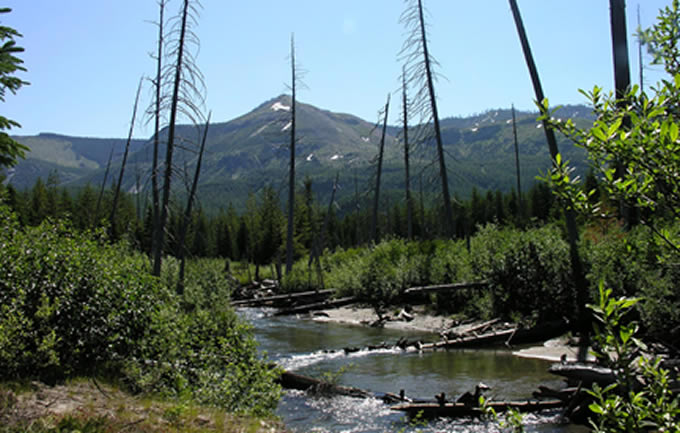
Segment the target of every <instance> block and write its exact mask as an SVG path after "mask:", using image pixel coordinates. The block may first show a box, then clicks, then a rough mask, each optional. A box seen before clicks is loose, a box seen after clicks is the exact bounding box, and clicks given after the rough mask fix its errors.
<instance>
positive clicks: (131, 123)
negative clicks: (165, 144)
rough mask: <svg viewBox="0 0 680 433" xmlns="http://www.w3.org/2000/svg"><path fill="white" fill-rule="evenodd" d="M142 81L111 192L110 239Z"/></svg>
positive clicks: (113, 235)
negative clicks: (114, 187) (118, 170)
mask: <svg viewBox="0 0 680 433" xmlns="http://www.w3.org/2000/svg"><path fill="white" fill-rule="evenodd" d="M142 81H143V79H140V80H139V85H138V86H137V94H136V95H135V105H134V106H133V108H132V120H131V121H130V131H129V132H128V138H127V142H126V143H125V151H124V152H123V162H122V163H121V165H120V174H119V175H118V183H117V184H116V190H115V191H114V193H113V205H112V207H111V216H110V217H109V223H110V228H109V234H110V236H111V239H112V240H113V239H115V237H116V236H117V233H116V211H117V210H118V198H119V196H120V187H121V186H122V184H123V175H124V174H125V165H126V164H127V157H128V153H129V151H130V141H131V140H132V132H133V131H134V129H135V118H136V117H137V104H138V103H139V93H140V92H141V91H142Z"/></svg>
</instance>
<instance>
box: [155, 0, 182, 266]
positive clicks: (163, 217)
mask: <svg viewBox="0 0 680 433" xmlns="http://www.w3.org/2000/svg"><path fill="white" fill-rule="evenodd" d="M188 14H189V0H184V7H183V9H182V25H181V29H180V37H179V46H178V51H177V61H176V64H175V79H174V83H173V92H172V101H171V105H170V123H169V125H168V143H167V146H166V152H165V173H164V179H163V201H162V203H161V208H160V218H159V221H158V229H157V230H156V231H155V235H156V241H155V242H154V249H155V250H154V263H153V275H156V276H160V275H161V261H162V257H163V244H164V241H165V223H166V221H167V219H168V204H169V202H170V186H171V179H172V153H173V150H174V147H175V144H174V140H175V124H176V122H177V105H178V103H179V88H180V82H181V80H182V60H183V59H182V57H183V55H184V38H185V35H186V26H187V16H188Z"/></svg>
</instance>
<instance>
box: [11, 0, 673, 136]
mask: <svg viewBox="0 0 680 433" xmlns="http://www.w3.org/2000/svg"><path fill="white" fill-rule="evenodd" d="M180 3H181V2H180V1H179V0H172V1H171V2H170V5H169V11H170V12H172V13H175V12H176V11H177V10H178V9H179V6H180ZM518 3H519V7H520V10H521V12H522V15H523V17H524V24H525V27H526V30H527V33H528V35H529V39H530V42H531V44H532V48H533V50H534V57H535V59H536V62H537V65H538V69H539V72H540V74H541V79H542V81H543V87H544V91H545V94H546V96H547V97H548V98H549V99H550V101H551V103H552V104H571V103H581V102H585V100H584V97H583V96H582V95H580V94H579V93H578V89H579V88H582V89H591V88H592V87H593V86H594V85H600V86H602V87H604V88H606V89H611V87H612V82H613V76H612V58H611V41H610V28H609V2H608V1H606V0H570V1H558V0H518ZM638 3H639V4H640V8H641V18H642V25H643V27H647V26H649V25H650V24H651V23H652V22H653V21H654V18H655V17H656V16H657V13H658V10H659V8H661V7H663V6H666V5H668V4H670V0H644V1H643V0H631V1H628V2H627V12H628V33H629V34H632V33H633V32H634V31H635V28H636V26H637V18H636V10H637V6H638ZM5 4H6V6H8V7H11V8H12V9H13V11H12V13H10V14H5V15H4V16H2V17H1V19H2V24H3V25H8V26H11V27H14V28H16V29H17V30H18V31H20V32H21V33H22V34H23V35H24V37H23V38H22V39H21V40H20V42H19V44H20V45H21V46H23V47H24V48H25V49H26V52H25V53H23V55H22V56H21V57H22V58H23V59H24V61H25V66H26V67H27V68H28V72H27V73H24V74H22V75H21V76H22V78H23V79H25V80H27V81H29V82H30V83H31V85H30V86H26V87H24V88H22V89H21V90H20V91H19V93H17V95H11V94H10V95H7V97H6V102H5V103H4V104H3V105H2V106H1V107H0V110H2V113H3V114H4V115H5V116H6V117H9V118H11V119H15V120H17V121H18V122H19V123H21V124H22V126H23V127H22V128H21V129H16V130H13V131H12V132H13V133H16V134H20V135H29V134H37V133H39V132H56V133H62V134H67V135H79V136H97V137H124V136H126V135H127V131H128V128H129V121H130V116H131V110H132V103H133V99H134V94H135V91H136V87H137V83H138V81H139V79H140V77H141V76H142V75H147V76H148V75H152V74H153V72H154V63H153V60H152V59H151V58H150V57H149V53H150V52H151V51H153V50H154V45H155V40H156V28H155V27H154V26H153V25H151V24H150V23H149V22H150V21H154V20H156V17H157V4H156V1H155V0H115V1H113V0H60V1H55V0H8V1H5ZM202 4H203V8H202V12H201V16H200V18H199V22H198V27H197V28H196V33H197V34H198V36H199V37H200V39H201V49H200V53H199V55H198V58H197V64H198V66H199V68H200V69H201V71H202V72H203V74H204V76H205V82H206V86H207V98H206V110H207V109H210V110H212V112H213V120H214V121H227V120H230V119H233V118H235V117H237V116H239V115H241V114H245V113H246V112H248V111H249V110H251V109H253V108H255V107H256V106H257V105H259V104H260V103H262V102H264V101H265V100H267V99H270V98H273V97H275V96H277V95H279V94H281V93H284V92H286V83H287V82H289V80H290V77H289V74H290V70H289V68H290V66H289V63H288V61H289V60H288V54H289V53H288V51H289V45H290V35H291V33H292V32H294V33H295V40H296V46H297V59H298V63H299V64H300V65H301V66H302V68H304V69H305V70H306V71H307V72H306V75H305V78H304V81H305V84H306V86H307V88H306V89H304V90H302V91H300V92H299V95H298V99H299V100H300V101H302V102H306V103H311V104H314V105H316V106H318V107H321V108H324V109H328V110H332V111H339V112H348V113H352V114H356V115H358V116H360V117H362V118H364V119H366V120H369V121H374V120H375V119H376V116H377V111H378V109H379V108H380V107H381V106H382V105H383V104H384V102H385V98H386V95H387V93H388V92H392V91H395V90H396V89H397V88H398V86H399V82H398V77H399V74H400V71H401V65H400V63H399V62H398V61H397V54H398V52H399V50H400V48H401V45H402V42H403V40H404V29H403V26H402V25H401V24H400V23H399V16H400V14H401V12H402V10H403V9H404V3H403V1H401V0H342V1H330V0H291V1H281V0H249V1H238V2H236V1H234V2H232V1H224V0H203V2H202ZM425 5H426V7H427V9H428V11H429V24H430V29H429V31H430V33H429V38H430V49H431V52H432V54H433V55H434V56H435V57H436V58H437V60H438V61H439V63H440V64H441V67H440V69H439V72H440V73H441V74H442V75H443V76H444V77H445V79H441V80H440V81H439V83H438V86H437V94H438V101H439V111H440V114H441V116H442V117H447V116H463V115H468V114H472V113H479V112H483V111H486V110H487V109H493V108H498V107H509V106H510V104H512V103H514V104H515V106H516V107H518V108H520V109H533V108H534V104H533V90H532V88H531V83H530V80H529V76H528V73H527V68H526V65H525V63H524V58H523V56H522V52H521V48H520V45H519V41H518V38H517V34H516V31H515V27H514V22H513V20H512V15H511V12H510V7H509V5H508V2H507V1H506V0H477V1H472V0H460V1H455V0H425ZM629 50H630V53H631V73H632V78H633V80H634V81H636V80H637V70H638V61H637V46H636V44H635V40H634V38H632V37H631V38H630V39H629ZM647 61H648V59H647ZM654 69H656V72H655V71H654ZM647 76H648V77H649V81H650V84H651V82H652V81H656V80H658V78H659V77H660V72H659V71H658V68H652V69H651V70H649V71H647ZM142 98H143V101H142V106H146V105H147V104H148V103H149V101H150V100H151V93H150V90H148V86H147V90H145V91H144V92H143V94H142ZM392 111H393V112H394V113H395V116H394V117H393V118H392V119H391V123H394V124H396V123H397V117H396V116H397V114H396V113H397V111H398V110H392ZM149 135H150V128H148V127H145V126H144V124H143V122H140V123H139V125H138V126H137V128H136V133H135V136H136V137H138V138H146V137H148V136H149Z"/></svg>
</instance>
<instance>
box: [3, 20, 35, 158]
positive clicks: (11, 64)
mask: <svg viewBox="0 0 680 433" xmlns="http://www.w3.org/2000/svg"><path fill="white" fill-rule="evenodd" d="M11 11H12V9H10V8H0V14H6V13H9V12H11ZM20 37H21V33H19V32H17V31H16V30H15V29H13V28H11V27H7V26H0V101H2V102H4V101H5V93H6V92H7V90H9V91H10V92H12V93H16V92H17V90H19V89H20V88H21V86H24V85H26V84H28V83H27V82H26V81H23V80H22V79H20V78H19V77H17V76H16V75H15V74H16V73H17V72H19V71H25V70H26V68H24V67H23V66H21V65H22V64H23V60H21V59H20V58H19V57H17V56H16V55H17V54H18V53H22V52H23V51H24V49H23V48H21V47H19V46H17V44H16V41H15V38H20ZM20 126H21V125H19V123H17V122H16V121H14V120H11V119H8V118H6V117H4V116H0V167H2V166H7V167H11V166H13V165H15V164H16V163H17V159H18V158H23V157H24V152H26V151H27V150H28V148H27V147H26V146H24V145H22V144H20V143H17V142H16V141H15V140H14V139H12V138H11V137H10V136H9V135H8V134H7V133H6V132H4V131H5V130H9V129H12V128H14V127H20Z"/></svg>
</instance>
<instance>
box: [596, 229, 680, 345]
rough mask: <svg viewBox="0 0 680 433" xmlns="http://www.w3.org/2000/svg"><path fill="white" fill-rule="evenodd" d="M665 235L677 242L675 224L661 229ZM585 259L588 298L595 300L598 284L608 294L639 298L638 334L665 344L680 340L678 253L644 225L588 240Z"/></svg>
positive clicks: (677, 231)
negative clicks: (640, 331) (640, 328)
mask: <svg viewBox="0 0 680 433" xmlns="http://www.w3.org/2000/svg"><path fill="white" fill-rule="evenodd" d="M665 231H666V232H667V237H669V238H672V239H678V238H679V237H680V234H679V232H680V226H678V225H676V226H675V227H670V228H668V229H665ZM584 256H585V257H586V261H587V263H588V265H589V273H588V278H589V281H591V297H592V299H597V297H598V286H597V284H596V283H597V282H598V281H603V282H604V284H605V285H606V287H608V288H609V289H610V290H612V293H613V296H640V297H642V298H643V301H642V302H640V303H638V304H637V305H636V310H637V313H638V316H639V318H640V320H641V327H642V333H643V334H645V335H646V336H648V337H652V338H655V339H658V340H663V341H666V342H674V341H677V339H678V338H680V293H679V292H678V290H677V282H678V281H680V266H678V263H677V251H675V249H674V248H672V247H670V246H669V245H668V244H667V243H666V242H664V241H663V240H661V239H660V238H659V237H657V236H655V235H654V234H653V233H651V232H650V230H649V229H648V228H647V227H636V228H634V229H633V230H631V231H629V232H624V231H623V230H621V229H614V230H610V231H608V232H607V233H606V235H601V236H597V237H595V236H592V235H590V236H588V237H587V242H585V245H584Z"/></svg>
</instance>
